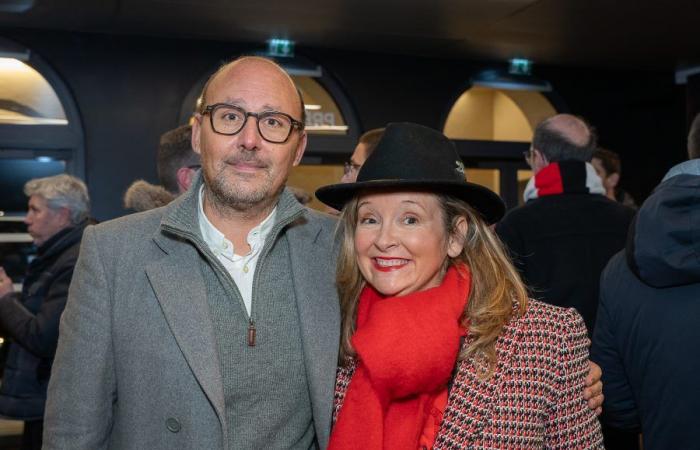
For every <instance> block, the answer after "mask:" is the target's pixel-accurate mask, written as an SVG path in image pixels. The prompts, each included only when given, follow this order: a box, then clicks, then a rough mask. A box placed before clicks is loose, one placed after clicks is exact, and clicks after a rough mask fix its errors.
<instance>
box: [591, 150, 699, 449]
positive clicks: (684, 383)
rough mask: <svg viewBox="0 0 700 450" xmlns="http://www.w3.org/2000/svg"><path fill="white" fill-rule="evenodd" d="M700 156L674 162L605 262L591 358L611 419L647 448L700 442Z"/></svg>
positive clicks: (605, 414)
mask: <svg viewBox="0 0 700 450" xmlns="http://www.w3.org/2000/svg"><path fill="white" fill-rule="evenodd" d="M699 231H700V160H698V159H693V160H690V161H686V162H685V163H682V164H679V165H677V166H675V167H674V168H672V169H671V171H669V173H668V174H667V175H666V177H665V178H664V181H662V183H661V184H660V185H659V186H658V187H657V188H656V190H655V191H654V193H653V194H652V195H651V196H650V197H649V198H648V199H647V200H646V202H644V204H643V205H642V207H641V209H640V210H639V214H638V216H637V217H636V219H635V222H634V225H633V228H632V229H631V230H630V238H629V240H628V243H627V248H626V249H625V250H624V251H622V252H620V253H618V254H616V255H615V256H614V257H613V258H612V260H611V261H610V263H609V264H608V266H607V267H606V268H605V271H604V272H603V276H602V277H601V284H600V294H601V296H600V306H599V309H598V320H597V321H596V326H595V332H594V334H593V348H592V351H591V358H592V359H593V360H594V361H596V362H597V363H598V364H600V365H601V366H602V367H603V379H604V394H605V406H604V408H603V411H604V412H603V421H604V423H606V424H608V425H609V426H612V427H616V428H619V429H628V430H630V431H635V432H638V431H641V432H642V436H643V441H644V450H656V449H681V448H682V449H690V448H698V445H699V444H698V436H697V432H696V426H697V409H698V404H700V385H698V381H697V379H698V374H699V373H700V358H698V345H699V344H700V328H699V327H698V324H700V260H699V259H698V256H697V255H698V252H699V251H700V234H699Z"/></svg>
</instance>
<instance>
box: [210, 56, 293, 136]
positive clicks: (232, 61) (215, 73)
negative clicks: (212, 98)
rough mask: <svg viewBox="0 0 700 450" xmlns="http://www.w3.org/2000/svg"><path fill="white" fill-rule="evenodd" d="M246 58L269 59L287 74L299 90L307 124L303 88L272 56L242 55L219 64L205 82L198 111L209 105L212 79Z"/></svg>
mask: <svg viewBox="0 0 700 450" xmlns="http://www.w3.org/2000/svg"><path fill="white" fill-rule="evenodd" d="M246 59H247V60H259V61H267V62H269V63H270V64H272V65H274V66H276V67H277V68H278V69H279V70H280V71H282V72H283V73H285V74H287V76H288V77H289V79H290V81H291V82H292V84H293V85H294V88H295V89H296V91H297V95H298V96H299V104H300V105H301V112H300V113H299V114H301V120H300V122H301V123H302V124H306V106H305V105H304V96H303V95H302V93H301V90H300V89H299V88H298V87H297V86H296V84H294V79H293V78H292V77H291V75H289V73H287V71H286V70H284V67H282V66H280V65H279V64H277V62H276V61H275V60H273V59H271V58H265V57H264V56H254V55H252V56H251V55H241V56H239V57H238V58H236V59H232V60H230V61H227V62H225V63H223V64H222V65H221V66H219V68H218V69H216V71H215V72H214V73H212V74H211V76H210V77H209V78H208V79H207V81H206V83H204V86H203V87H202V92H200V94H199V97H198V98H197V106H196V111H197V112H198V113H199V114H201V113H202V112H203V111H204V108H206V107H207V106H208V102H207V91H208V90H209V85H210V84H211V82H212V80H214V78H216V76H217V75H219V73H221V72H222V71H223V70H225V69H226V68H227V67H228V66H230V65H231V64H233V63H235V62H238V61H241V60H246ZM283 112H284V111H283Z"/></svg>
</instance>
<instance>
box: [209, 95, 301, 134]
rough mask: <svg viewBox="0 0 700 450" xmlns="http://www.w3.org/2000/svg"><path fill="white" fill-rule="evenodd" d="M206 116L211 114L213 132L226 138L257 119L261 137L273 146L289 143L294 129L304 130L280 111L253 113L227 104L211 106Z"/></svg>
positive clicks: (296, 121) (299, 123)
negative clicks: (248, 122)
mask: <svg viewBox="0 0 700 450" xmlns="http://www.w3.org/2000/svg"><path fill="white" fill-rule="evenodd" d="M204 114H209V121H210V123H211V128H212V130H214V132H215V133H218V134H224V135H226V136H233V135H234V134H238V133H240V131H241V130H242V129H243V127H244V126H245V124H246V122H247V121H248V117H251V116H252V117H255V120H256V122H257V125H258V132H259V133H260V136H261V137H262V138H263V139H265V140H266V141H267V142H271V143H273V144H282V143H284V142H287V140H288V139H289V136H291V135H292V131H294V129H297V130H303V129H304V124H303V123H302V122H299V121H298V120H295V119H294V118H293V117H292V116H290V115H289V114H286V113H283V112H279V111H265V112H261V113H252V112H248V111H246V110H245V109H243V108H239V107H238V106H234V105H229V104H227V103H216V104H213V105H209V106H207V107H206V108H204V110H203V111H202V115H204Z"/></svg>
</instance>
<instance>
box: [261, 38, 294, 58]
mask: <svg viewBox="0 0 700 450" xmlns="http://www.w3.org/2000/svg"><path fill="white" fill-rule="evenodd" d="M267 54H268V55H270V56H281V57H291V56H294V41H290V40H289V39H270V40H269V41H267Z"/></svg>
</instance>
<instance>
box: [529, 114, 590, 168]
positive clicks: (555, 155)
mask: <svg viewBox="0 0 700 450" xmlns="http://www.w3.org/2000/svg"><path fill="white" fill-rule="evenodd" d="M577 119H579V120H580V121H581V122H583V124H584V126H585V127H586V128H587V129H588V133H589V137H588V142H587V143H586V144H585V145H578V144H576V143H574V142H572V141H571V140H570V139H569V138H568V137H566V136H565V135H563V134H562V133H560V132H559V131H557V130H556V129H551V128H550V121H549V119H547V120H544V121H543V122H541V123H540V124H539V125H537V127H536V128H535V133H534V136H533V137H532V147H533V148H534V149H536V150H538V151H540V152H541V153H542V154H543V155H544V156H545V158H547V161H549V162H555V161H585V162H588V161H590V160H591V157H592V156H593V152H594V151H595V148H596V144H597V136H596V133H595V130H594V129H593V127H592V126H591V125H590V124H589V123H588V122H586V121H585V120H584V119H583V118H581V117H577Z"/></svg>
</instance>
